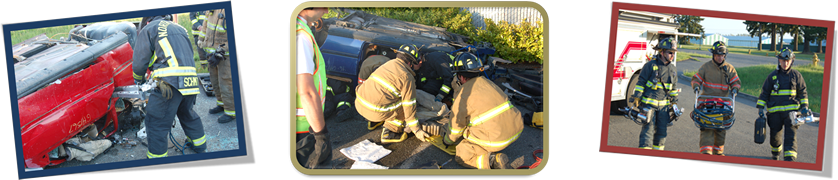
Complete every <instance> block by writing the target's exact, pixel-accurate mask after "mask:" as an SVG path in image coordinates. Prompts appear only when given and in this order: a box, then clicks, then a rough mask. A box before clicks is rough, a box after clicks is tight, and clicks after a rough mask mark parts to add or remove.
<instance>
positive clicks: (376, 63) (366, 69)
mask: <svg viewBox="0 0 838 180" xmlns="http://www.w3.org/2000/svg"><path fill="white" fill-rule="evenodd" d="M390 60H392V59H390V58H389V57H387V56H384V55H372V56H369V57H367V59H364V62H363V63H361V70H360V71H359V72H358V86H356V87H355V89H356V90H357V89H358V88H359V87H361V84H364V82H365V81H366V80H367V78H369V77H370V75H371V74H372V72H374V71H375V70H376V69H378V67H381V65H383V64H384V63H386V62H387V61H390ZM382 124H384V121H381V122H371V121H367V129H368V130H370V131H372V130H375V128H377V127H378V126H381V125H382Z"/></svg>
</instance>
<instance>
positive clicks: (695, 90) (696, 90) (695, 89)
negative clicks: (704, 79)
mask: <svg viewBox="0 0 838 180" xmlns="http://www.w3.org/2000/svg"><path fill="white" fill-rule="evenodd" d="M693 92H695V95H696V96H698V93H700V92H701V87H700V86H696V87H695V88H693Z"/></svg>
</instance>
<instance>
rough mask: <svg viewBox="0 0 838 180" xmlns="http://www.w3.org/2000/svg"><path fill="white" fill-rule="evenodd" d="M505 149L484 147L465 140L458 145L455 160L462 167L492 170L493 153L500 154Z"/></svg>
mask: <svg viewBox="0 0 838 180" xmlns="http://www.w3.org/2000/svg"><path fill="white" fill-rule="evenodd" d="M505 148H506V146H503V147H484V146H481V145H478V144H475V143H474V142H471V141H469V140H468V139H463V140H462V141H460V144H458V145H457V152H456V154H455V156H456V157H455V158H454V160H455V161H457V163H459V164H460V165H462V166H465V167H468V168H474V169H491V168H490V166H491V162H490V161H489V155H490V154H491V153H493V152H498V151H500V150H503V149H505Z"/></svg>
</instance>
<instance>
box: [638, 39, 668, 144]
mask: <svg viewBox="0 0 838 180" xmlns="http://www.w3.org/2000/svg"><path fill="white" fill-rule="evenodd" d="M676 46H677V44H676V42H675V40H673V39H672V38H664V39H662V40H661V41H660V42H659V43H658V44H657V45H656V46H655V47H654V49H655V50H658V51H659V52H660V53H659V54H658V55H656V56H655V57H654V59H653V60H652V61H649V62H647V63H646V64H644V65H643V70H642V71H641V72H640V76H639V79H638V81H637V84H636V86H635V92H634V95H632V97H631V98H629V99H628V101H629V102H628V103H629V106H631V107H638V103H640V102H642V103H643V105H644V106H645V107H644V108H641V109H645V110H646V111H647V112H648V113H646V114H647V115H648V118H647V119H644V120H643V121H642V122H640V124H642V128H641V130H640V145H639V147H640V148H641V149H655V150H663V149H664V142H665V141H666V130H667V128H668V126H669V125H671V123H672V122H673V121H674V120H677V117H678V116H680V114H681V111H680V109H678V107H677V106H675V103H677V100H678V93H679V92H680V90H679V89H675V85H676V84H677V83H678V77H676V73H675V72H676V69H675V65H674V64H673V63H672V61H674V60H675V52H677V51H678V49H677V48H676ZM653 134H654V137H652V135H653Z"/></svg>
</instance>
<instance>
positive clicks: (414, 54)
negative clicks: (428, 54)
mask: <svg viewBox="0 0 838 180" xmlns="http://www.w3.org/2000/svg"><path fill="white" fill-rule="evenodd" d="M396 52H398V53H404V54H405V55H407V56H409V57H410V58H407V59H405V60H408V61H410V63H413V64H418V63H419V48H416V45H413V44H410V45H407V44H405V45H402V46H401V47H399V49H398V50H397V51H396Z"/></svg>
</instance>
